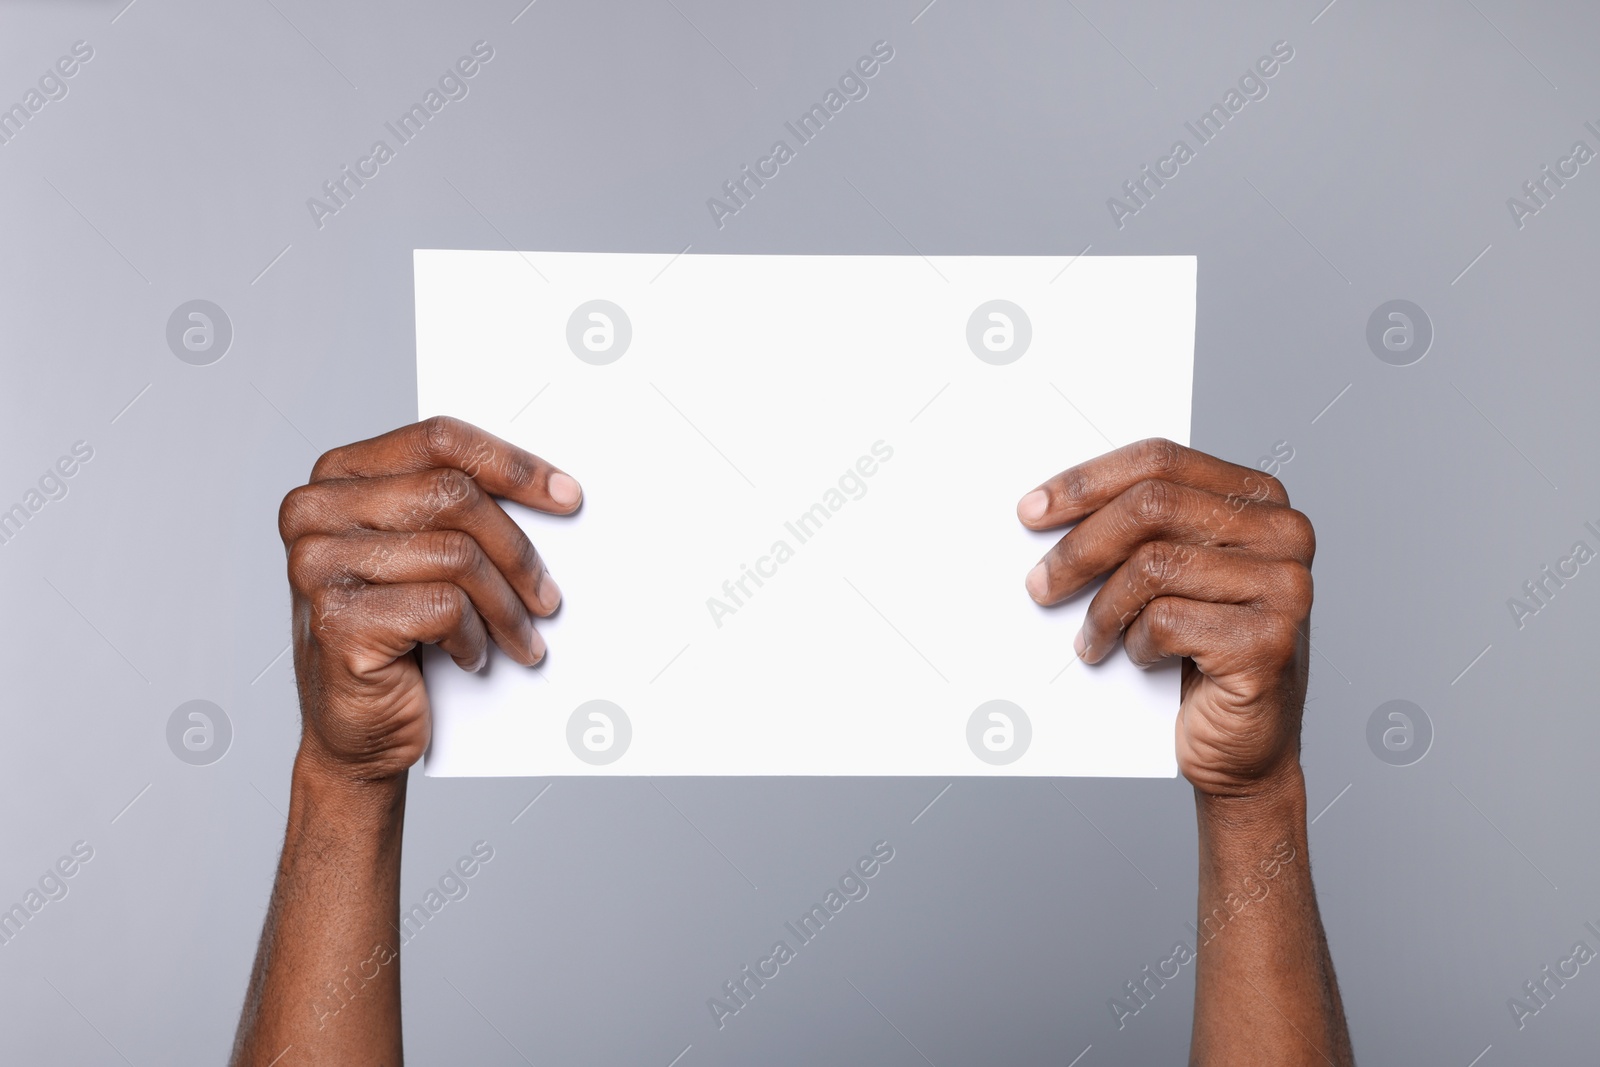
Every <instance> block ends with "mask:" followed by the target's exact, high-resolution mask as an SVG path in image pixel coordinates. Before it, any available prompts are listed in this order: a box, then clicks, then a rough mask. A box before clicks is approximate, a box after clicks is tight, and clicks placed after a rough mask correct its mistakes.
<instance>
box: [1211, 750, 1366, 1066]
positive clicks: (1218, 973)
mask: <svg viewBox="0 0 1600 1067" xmlns="http://www.w3.org/2000/svg"><path fill="white" fill-rule="evenodd" d="M1195 802H1196V808H1197V814H1198V819H1199V824H1200V905H1199V920H1198V921H1199V927H1198V931H1197V936H1198V938H1199V945H1198V946H1197V948H1198V959H1197V966H1196V974H1195V1008H1194V1035H1193V1041H1192V1044H1191V1047H1190V1063H1191V1064H1192V1065H1200V1067H1206V1065H1213V1064H1227V1065H1229V1067H1239V1065H1245V1064H1273V1065H1283V1064H1332V1065H1334V1067H1346V1065H1349V1064H1353V1063H1354V1062H1355V1060H1354V1058H1353V1056H1352V1054H1351V1051H1350V1038H1349V1034H1348V1031H1347V1029H1346V1027H1345V1020H1344V1008H1343V1006H1342V1004H1341V1003H1340V1000H1339V987H1338V983H1337V981H1336V980H1335V978H1334V972H1333V961H1332V958H1331V957H1330V956H1329V954H1328V944H1327V939H1326V937H1325V936H1324V934H1323V930H1322V919H1321V916H1320V915H1319V914H1318V911H1317V901H1316V894H1315V891H1314V890H1313V888H1312V884H1311V865H1310V856H1309V852H1308V849H1307V845H1306V800H1305V781H1304V779H1303V778H1302V777H1301V774H1300V771H1299V768H1298V766H1296V767H1294V768H1292V769H1291V770H1290V771H1288V772H1285V773H1284V774H1282V775H1279V776H1278V778H1277V779H1276V780H1275V781H1274V782H1273V783H1272V784H1271V785H1270V786H1269V787H1268V788H1266V789H1265V790H1263V792H1261V793H1260V794H1258V795H1255V796H1250V797H1213V796H1208V795H1206V794H1203V793H1200V792H1198V791H1197V792H1196V794H1195Z"/></svg>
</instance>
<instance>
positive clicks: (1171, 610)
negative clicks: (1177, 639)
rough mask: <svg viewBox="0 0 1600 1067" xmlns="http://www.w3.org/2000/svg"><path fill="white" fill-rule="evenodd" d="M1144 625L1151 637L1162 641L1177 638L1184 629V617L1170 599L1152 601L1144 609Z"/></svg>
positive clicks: (1162, 598) (1163, 598)
mask: <svg viewBox="0 0 1600 1067" xmlns="http://www.w3.org/2000/svg"><path fill="white" fill-rule="evenodd" d="M1143 617H1144V623H1145V627H1146V628H1147V629H1148V630H1149V632H1150V636H1151V637H1154V638H1158V639H1162V640H1166V639H1169V638H1171V637H1173V636H1175V635H1176V634H1177V633H1178V632H1179V631H1180V630H1181V629H1182V628H1183V616H1182V613H1181V612H1179V611H1178V608H1177V605H1176V604H1174V603H1173V602H1172V600H1171V599H1170V598H1168V597H1161V598H1159V599H1157V600H1152V601H1151V602H1150V605H1149V606H1148V607H1146V608H1145V609H1144V616H1143Z"/></svg>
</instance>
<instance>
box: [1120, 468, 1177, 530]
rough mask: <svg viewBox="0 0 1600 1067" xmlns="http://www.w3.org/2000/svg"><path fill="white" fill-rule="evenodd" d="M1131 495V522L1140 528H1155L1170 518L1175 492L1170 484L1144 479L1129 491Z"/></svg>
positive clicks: (1174, 501)
mask: <svg viewBox="0 0 1600 1067" xmlns="http://www.w3.org/2000/svg"><path fill="white" fill-rule="evenodd" d="M1129 492H1131V493H1132V494H1133V498H1132V503H1133V508H1132V511H1133V520H1134V522H1135V523H1137V524H1138V525H1140V526H1157V525H1160V524H1161V523H1164V522H1166V521H1167V520H1168V519H1170V518H1171V517H1172V514H1173V510H1174V508H1175V507H1176V504H1177V492H1176V490H1175V489H1174V488H1173V485H1172V483H1171V482H1165V481H1162V480H1161V479H1159V478H1146V479H1145V480H1144V481H1142V482H1139V483H1137V484H1135V485H1134V487H1133V488H1132V489H1131V490H1129Z"/></svg>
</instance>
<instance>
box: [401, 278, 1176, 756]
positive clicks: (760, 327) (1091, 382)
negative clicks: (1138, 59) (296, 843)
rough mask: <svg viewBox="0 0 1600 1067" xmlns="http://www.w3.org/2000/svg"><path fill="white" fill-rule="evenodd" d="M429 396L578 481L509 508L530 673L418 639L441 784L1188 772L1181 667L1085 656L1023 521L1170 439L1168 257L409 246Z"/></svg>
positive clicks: (498, 659) (422, 373)
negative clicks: (1062, 487)
mask: <svg viewBox="0 0 1600 1067" xmlns="http://www.w3.org/2000/svg"><path fill="white" fill-rule="evenodd" d="M415 267H416V310H417V400H418V411H419V415H420V416H422V417H427V416H430V415H436V414H449V415H454V416H457V417H459V418H462V419H466V420H468V421H469V422H473V423H475V424H477V425H478V426H481V427H483V428H484V429H486V430H488V431H490V432H491V433H494V434H496V435H498V436H500V437H502V438H505V439H506V440H508V441H511V442H514V443H515V444H517V445H519V446H521V447H523V448H526V449H528V450H530V451H532V452H534V453H536V454H538V455H540V456H543V457H545V458H546V459H548V460H549V461H551V462H552V463H554V464H556V465H557V466H559V467H561V468H562V469H564V470H566V471H568V472H570V473H571V474H572V475H573V476H574V477H575V478H577V479H578V481H579V482H580V483H582V485H583V487H584V492H585V500H584V505H583V508H582V509H581V511H580V512H579V514H577V515H576V516H573V517H567V518H557V517H553V516H547V515H540V514H537V513H534V512H531V511H528V510H526V509H522V508H519V507H516V506H514V505H507V508H508V510H509V511H510V512H511V513H512V515H513V517H514V518H515V519H516V520H517V522H518V523H519V524H520V525H521V526H522V527H523V528H524V529H525V530H526V531H527V532H528V534H529V536H530V537H531V538H532V539H533V541H534V543H535V544H536V545H537V546H538V547H539V550H540V552H541V554H542V555H543V556H544V558H545V560H546V561H547V563H548V565H549V568H550V571H551V574H552V575H554V576H555V578H556V579H557V580H558V582H559V583H560V585H561V588H562V591H563V593H564V595H565V601H564V603H563V605H562V607H561V609H560V611H559V613H558V614H557V615H556V616H555V617H554V618H552V619H549V620H546V621H543V622H542V623H540V630H541V632H542V633H543V634H544V637H545V639H546V641H547V643H548V645H549V649H550V651H549V654H548V655H547V657H546V659H545V662H544V663H543V664H541V665H540V666H538V667H536V668H532V669H529V668H525V667H521V666H519V665H517V664H515V663H513V662H512V661H511V660H509V659H508V658H506V657H504V656H503V655H502V654H501V653H500V652H499V651H498V650H495V651H494V652H493V654H492V656H491V660H490V663H489V665H488V667H487V668H486V669H485V670H484V671H482V672H480V673H478V674H468V673H466V672H464V671H461V670H459V669H457V668H456V667H455V666H454V664H453V663H451V661H450V660H449V658H448V657H446V656H444V655H443V654H441V653H439V652H438V650H437V649H429V650H427V652H426V654H425V656H424V670H425V673H426V677H427V683H428V691H429V695H430V698H431V701H432V708H433V740H432V744H431V746H430V748H429V751H428V754H427V758H426V763H425V769H426V773H428V774H430V775H458V776H459V775H469V776H483V775H527V776H549V775H575V774H624V775H769V774H785V775H940V776H948V775H1049V776H1066V775H1095V776H1118V777H1170V776H1172V775H1174V774H1176V773H1177V765H1176V760H1175V757H1174V750H1173V721H1174V717H1175V715H1176V712H1177V707H1178V671H1177V669H1176V664H1173V665H1169V666H1166V667H1163V668H1159V669H1156V670H1153V671H1148V672H1146V671H1141V670H1139V669H1137V668H1135V667H1133V666H1132V665H1131V664H1130V663H1128V661H1127V659H1126V657H1125V656H1124V655H1123V654H1122V653H1121V652H1120V651H1118V652H1117V653H1115V654H1114V655H1113V656H1111V657H1110V658H1109V659H1108V660H1107V661H1106V662H1105V663H1102V664H1100V665H1097V666H1094V667H1088V666H1086V665H1084V664H1083V663H1080V662H1078V661H1077V659H1076V657H1075V656H1074V655H1073V651H1072V638H1073V635H1074V634H1075V633H1076V632H1077V629H1078V626H1079V624H1080V623H1081V621H1082V617H1083V613H1084V610H1085V608H1086V607H1087V605H1088V602H1089V594H1088V593H1085V594H1082V595H1080V596H1078V597H1076V598H1074V599H1073V600H1072V601H1071V602H1069V603H1067V604H1064V605H1061V606H1059V607H1056V608H1048V609H1047V608H1041V607H1038V606H1037V605H1035V604H1034V603H1033V602H1032V601H1031V600H1030V599H1029V597H1028V595H1027V592H1026V591H1025V590H1024V588H1023V579H1024V577H1025V575H1026V574H1027V572H1028V570H1029V568H1030V567H1032V566H1033V564H1034V563H1035V562H1037V561H1038V559H1039V558H1040V557H1041V556H1042V555H1043V554H1044V553H1045V551H1046V550H1047V549H1048V548H1049V547H1050V545H1051V544H1052V543H1053V542H1054V541H1055V540H1056V539H1057V538H1058V537H1059V536H1060V531H1057V532H1055V533H1051V534H1037V533H1033V532H1030V531H1028V530H1025V529H1024V528H1023V527H1022V526H1021V524H1020V523H1018V521H1017V518H1016V511H1015V508H1016V503H1017V500H1018V499H1019V498H1021V496H1022V495H1023V494H1024V493H1026V492H1027V491H1028V490H1030V489H1032V488H1034V487H1035V486H1037V485H1038V484H1039V483H1041V482H1043V481H1044V480H1045V479H1047V478H1049V477H1050V476H1052V475H1054V474H1056V473H1057V472H1059V471H1061V470H1064V469H1065V468H1067V467H1070V466H1072V465H1073V464H1075V463H1079V462H1081V461H1083V460H1086V459H1089V458H1090V457H1092V456H1095V455H1098V454H1099V453H1101V452H1104V451H1106V450H1108V449H1110V448H1112V447H1114V446H1117V445H1122V444H1125V443H1128V442H1130V441H1134V440H1137V439H1139V438H1143V437H1151V436H1163V437H1169V438H1171V439H1173V440H1175V441H1180V442H1187V441H1188V437H1189V409H1190V402H1191V392H1192V380H1193V373H1194V322H1195V260H1194V258H1193V257H1189V256H1160V257H1092V258H1091V257H1080V258H1077V259H1070V258H1060V257H1032V256H935V257H931V258H924V257H920V256H778V255H774V256H713V255H693V254H690V255H679V256H672V255H655V254H648V255H647V254H616V253H549V252H528V253H519V252H488V251H436V250H419V251H418V252H417V253H416V259H415Z"/></svg>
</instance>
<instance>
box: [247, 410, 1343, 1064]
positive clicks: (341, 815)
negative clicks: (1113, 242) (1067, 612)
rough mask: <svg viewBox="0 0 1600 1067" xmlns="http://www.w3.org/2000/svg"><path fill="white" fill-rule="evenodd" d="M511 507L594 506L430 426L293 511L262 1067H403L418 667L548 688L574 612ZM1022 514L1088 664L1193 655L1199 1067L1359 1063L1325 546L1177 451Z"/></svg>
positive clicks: (1295, 516)
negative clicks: (1320, 678) (1320, 664)
mask: <svg viewBox="0 0 1600 1067" xmlns="http://www.w3.org/2000/svg"><path fill="white" fill-rule="evenodd" d="M494 497H502V498H505V499H509V500H514V501H516V502H518V503H521V504H525V505H527V506H529V507H532V508H535V509H537V510H540V511H544V512H548V513H551V514H557V515H563V514H570V513H572V512H573V511H576V510H577V508H578V506H579V505H580V503H581V499H582V491H581V490H580V489H579V487H578V484H577V482H575V481H574V480H572V478H571V477H570V476H568V475H566V474H564V473H562V472H561V471H559V470H557V469H556V468H554V467H552V466H551V465H550V464H548V463H546V462H545V461H543V460H541V459H539V458H538V457H536V456H533V455H531V454H529V453H527V452H525V451H523V450H522V449H519V448H517V447H515V446H513V445H510V444H508V443H506V442H504V441H501V440H499V439H497V438H495V437H492V436H490V435H488V434H486V433H484V432H482V431H481V430H478V429H476V428H475V427H472V426H470V425H468V424H466V423H462V422H459V421H457V420H452V419H432V420H429V421H427V422H424V423H419V424H417V425H414V426H407V427H402V428H401V429H398V430H395V431H393V432H391V433H388V434H384V435H383V436H381V437H377V438H373V439H371V440H369V441H362V442H358V443H356V444H353V445H348V446H346V447H344V448H339V449H335V450H334V451H332V452H329V453H327V454H326V455H324V456H323V457H322V458H321V459H319V460H318V461H317V464H316V466H315V467H314V468H313V470H312V475H311V479H310V482H309V483H308V484H307V485H305V486H302V487H301V488H299V489H296V490H294V491H293V492H291V493H290V494H289V495H288V496H287V497H286V498H285V499H284V502H283V506H282V508H281V509H280V512H279V528H280V533H281V534H282V536H283V541H284V545H285V547H286V549H287V551H288V556H289V584H290V588H291V590H292V592H293V605H294V615H293V617H294V646H295V675H296V678H297V680H298V684H299V691H300V704H301V719H302V737H301V743H300V750H299V753H298V755H297V757H296V759H295V764H294V772H293V777H292V779H291V785H290V809H289V826H288V830H287V832H286V834H285V841H284V848H283V855H282V859H281V860H280V863H279V867H278V875H277V881H276V883H275V885H274V889H273V895H272V903H271V906H270V908H269V910H268V914H267V919H266V923H265V926H264V929H263V931H262V935H261V944H260V948H259V950H258V952H257V956H256V962H255V968H254V970H253V972H252V975H251V980H250V986H249V989H248V991H247V993H246V998H245V1004H244V1011H243V1014H242V1017H241V1019H240V1023H239V1031H238V1036H237V1039H236V1042H235V1046H234V1053H233V1063H234V1064H236V1065H241V1067H242V1065H255V1067H268V1065H270V1064H273V1063H274V1062H281V1063H283V1064H284V1065H287V1064H289V1063H291V1062H292V1063H295V1064H354V1063H362V1064H399V1063H401V1062H402V1059H403V1050H402V1041H401V1021H400V959H399V938H398V936H397V933H396V928H397V924H398V922H399V911H400V900H399V881H400V843H401V835H402V827H403V822H404V813H405V786H406V771H407V769H408V768H410V767H411V765H412V764H414V763H415V762H416V761H417V760H418V759H420V758H421V756H422V753H423V750H424V749H425V748H426V747H427V743H428V736H429V712H428V697H427V691H426V689H425V688H424V686H423V682H422V675H421V672H420V670H419V669H418V666H417V659H416V652H417V649H418V648H419V646H421V645H424V644H437V645H439V646H440V647H441V648H443V649H444V650H445V651H446V652H448V653H449V654H450V656H451V657H452V658H453V659H454V660H455V662H456V663H457V665H458V666H460V667H462V668H463V669H465V670H477V669H480V668H481V667H482V665H483V664H484V662H485V660H486V658H487V655H488V646H489V642H490V641H493V642H494V643H495V644H497V645H498V646H499V647H500V648H501V649H502V650H503V651H504V652H505V653H506V654H507V655H508V656H510V657H511V658H512V659H514V660H516V661H517V662H519V663H522V664H525V665H532V664H534V663H537V662H538V661H539V660H540V659H541V658H542V657H543V655H544V643H543V640H542V639H541V638H540V637H539V636H538V633H537V630H536V626H535V624H536V621H537V620H538V619H539V618H542V617H545V616H548V615H549V614H550V613H551V612H553V611H554V610H555V608H556V607H557V605H558V604H559V603H560V598H561V594H560V591H559V589H558V588H557V587H556V585H555V582H554V581H553V580H552V579H551V578H550V577H549V575H548V573H547V572H546V570H545V567H544V563H543V561H542V560H541V559H540V557H539V555H538V553H537V551H536V550H535V549H534V547H533V546H532V545H531V544H530V543H529V542H528V540H527V538H526V537H525V536H524V535H523V534H522V532H521V531H520V530H519V529H518V528H517V527H516V525H515V523H513V522H512V521H511V520H510V518H509V517H508V516H507V515H506V514H505V512H504V511H503V510H501V508H500V506H499V504H498V503H496V501H495V500H494V499H493V498H494ZM1018 515H1019V518H1021V519H1022V521H1023V522H1024V523H1025V524H1026V525H1028V526H1030V527H1032V528H1034V529H1051V528H1055V527H1058V526H1063V525H1066V524H1069V523H1074V522H1076V523H1077V525H1076V526H1075V527H1074V528H1073V529H1072V530H1071V531H1070V532H1069V533H1067V534H1066V535H1065V536H1064V537H1063V538H1062V539H1061V541H1060V542H1059V543H1058V544H1057V546H1056V547H1055V548H1054V549H1053V550H1052V551H1051V552H1050V553H1049V555H1048V556H1047V557H1046V558H1045V560H1044V561H1043V562H1042V564H1041V566H1040V567H1038V568H1035V570H1034V572H1032V573H1031V574H1030V575H1029V576H1028V583H1027V586H1028V591H1029V593H1030V594H1031V595H1032V596H1033V597H1034V599H1036V600H1038V601H1039V602H1041V603H1045V604H1054V603H1058V602H1060V601H1061V600H1063V599H1066V598H1067V597H1070V596H1071V595H1072V594H1073V593H1075V592H1077V591H1078V590H1080V589H1082V588H1083V587H1084V586H1085V585H1087V584H1088V583H1089V582H1091V581H1092V580H1093V579H1094V578H1096V577H1097V576H1100V575H1104V574H1107V573H1110V574H1111V577H1110V579H1109V580H1108V581H1107V583H1106V585H1105V587H1104V588H1103V589H1102V590H1101V591H1100V592H1099V593H1098V594H1096V596H1095V597H1094V599H1093V601H1092V602H1091V604H1090V608H1089V613H1088V618H1087V620H1086V622H1085V626H1084V632H1083V636H1082V638H1081V646H1080V655H1081V656H1082V657H1083V658H1084V659H1085V660H1086V661H1087V662H1089V663H1095V662H1099V661H1100V660H1102V659H1104V658H1105V657H1106V656H1107V655H1109V654H1111V653H1112V651H1113V650H1114V649H1115V647H1116V645H1117V644H1118V643H1121V644H1123V645H1124V647H1125V648H1126V649H1127V653H1128V655H1129V656H1130V657H1132V658H1133V659H1134V661H1135V662H1137V663H1141V664H1147V665H1148V664H1153V663H1156V662H1159V661H1160V660H1163V659H1166V658H1169V657H1173V656H1178V657H1183V658H1184V677H1183V699H1182V707H1181V710H1180V713H1179V716H1178V722H1177V751H1178V762H1179V767H1180V769H1181V770H1182V771H1183V773H1184V774H1185V775H1186V776H1187V777H1188V778H1189V780H1190V781H1191V782H1192V783H1193V784H1194V787H1195V800H1196V807H1197V810H1198V818H1199V828H1200V844H1201V848H1200V857H1201V859H1200V916H1201V924H1202V926H1204V927H1205V929H1206V931H1207V932H1208V933H1210V932H1211V931H1212V928H1213V927H1216V928H1217V930H1218V931H1219V932H1217V933H1215V934H1214V935H1213V936H1211V938H1210V939H1209V940H1206V939H1205V938H1202V939H1201V943H1200V944H1199V945H1198V946H1197V947H1198V948H1199V956H1198V960H1197V962H1196V964H1195V966H1196V981H1197V985H1196V1004H1195V1024H1194V1038H1193V1046H1192V1051H1191V1062H1192V1063H1195V1064H1207V1065H1210V1064H1219V1065H1220V1064H1229V1065H1239V1064H1277V1065H1282V1064H1299V1063H1306V1064H1315V1063H1324V1062H1326V1063H1331V1064H1335V1065H1340V1067H1342V1065H1344V1064H1349V1063H1352V1062H1353V1060H1352V1059H1351V1057H1350V1049H1349V1039H1348V1036H1347V1035H1346V1032H1345V1025H1344V1018H1343V1012H1342V1008H1341V1007H1340V1003H1339V994H1338V987H1337V984H1336V983H1335V981H1334V975H1333V966H1332V963H1331V961H1330V960H1329V957H1328V951H1327V945H1326V942H1325V940H1324V938H1323V934H1322V927H1321V921H1320V919H1319V918H1318V914H1317V908H1316V899H1315V896H1314V894H1313V892H1312V887H1311V879H1310V871H1309V868H1308V866H1307V863H1306V860H1305V856H1306V843H1305V842H1306V832H1305V787H1304V782H1303V779H1302V777H1301V774H1300V766H1299V733H1300V712H1301V708H1302V705H1303V702H1304V698H1305V688H1306V671H1307V658H1306V656H1307V648H1308V641H1307V638H1306V637H1305V633H1306V625H1307V621H1308V618H1309V614H1310V607H1311V582H1310V571H1309V568H1310V563H1311V554H1312V551H1313V548H1314V539H1313V537H1312V533H1311V527H1310V524H1309V523H1308V522H1307V521H1306V519H1305V517H1304V516H1302V515H1300V514H1299V513H1298V512H1295V511H1293V510H1292V509H1290V508H1289V506H1288V497H1287V495H1286V494H1285V493H1284V492H1283V487H1282V486H1281V485H1279V484H1278V483H1277V482H1276V480H1275V479H1272V478H1269V477H1267V476H1266V475H1263V474H1261V473H1260V472H1258V471H1253V470H1250V469H1249V468H1244V467H1238V466H1235V465H1233V464H1230V463H1224V462H1223V461H1221V460H1217V459H1214V458H1212V457H1210V456H1206V455H1204V454H1202V453H1199V452H1194V451H1192V450H1189V449H1185V448H1180V447H1179V446H1176V445H1172V444H1170V443H1168V442H1142V443H1141V444H1139V445H1134V446H1130V447H1129V448H1125V449H1119V450H1118V451H1116V452H1112V453H1109V454H1107V455H1105V456H1101V457H1099V458H1097V459H1094V460H1091V461H1089V462H1088V463H1085V464H1082V465H1080V466H1078V467H1074V468H1072V469H1071V470H1068V471H1066V472H1064V473H1062V474H1061V475H1058V476H1057V477H1056V478H1053V479H1051V480H1050V481H1049V482H1047V483H1046V484H1045V485H1044V486H1042V487H1040V489H1039V490H1036V491H1035V492H1034V493H1030V494H1029V495H1028V496H1027V497H1025V498H1024V499H1023V501H1022V503H1021V504H1019V506H1018ZM1290 853H1292V854H1293V856H1292V858H1288V859H1286V858H1285V857H1287V856H1289V855H1290ZM1268 865H1271V866H1270V867H1269V866H1268ZM1269 869H1270V870H1271V871H1272V873H1271V875H1270V876H1269V875H1268V874H1267V871H1268V870H1269ZM1241 901H1243V902H1245V903H1243V904H1242V906H1241ZM1216 909H1221V911H1220V912H1218V911H1217V910H1216ZM279 1057H283V1059H282V1060H281V1061H280V1060H279V1059H278V1058H279Z"/></svg>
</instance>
